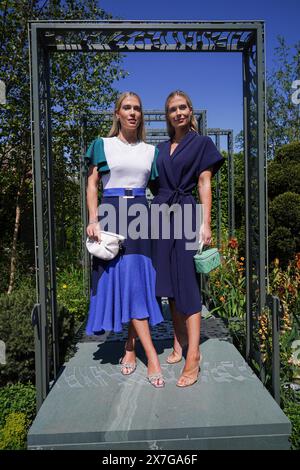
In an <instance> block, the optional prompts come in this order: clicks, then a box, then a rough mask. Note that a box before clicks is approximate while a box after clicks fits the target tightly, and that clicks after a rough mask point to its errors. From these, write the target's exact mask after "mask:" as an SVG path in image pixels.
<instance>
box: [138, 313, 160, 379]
mask: <svg viewBox="0 0 300 470" xmlns="http://www.w3.org/2000/svg"><path fill="white" fill-rule="evenodd" d="M132 323H133V325H134V328H135V330H136V332H137V334H138V336H139V338H140V341H141V343H142V346H143V348H144V350H145V354H146V356H147V359H148V376H150V375H154V374H160V373H161V367H160V363H159V359H158V355H157V352H156V350H155V347H154V345H153V342H152V338H151V334H150V329H149V323H148V320H147V319H144V320H137V319H133V320H132ZM163 384H164V381H163V379H162V378H158V379H156V385H163Z"/></svg>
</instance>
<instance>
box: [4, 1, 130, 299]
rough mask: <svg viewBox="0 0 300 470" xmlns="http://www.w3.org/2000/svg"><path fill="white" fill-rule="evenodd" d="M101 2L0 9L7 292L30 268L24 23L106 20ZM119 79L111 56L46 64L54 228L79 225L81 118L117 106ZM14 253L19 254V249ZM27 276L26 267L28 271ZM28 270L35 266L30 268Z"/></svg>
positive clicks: (67, 57) (56, 57)
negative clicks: (48, 66) (88, 112)
mask: <svg viewBox="0 0 300 470" xmlns="http://www.w3.org/2000/svg"><path fill="white" fill-rule="evenodd" d="M99 3H100V2H99V1H93V0H88V1H83V0H64V1H61V0H55V1H44V2H41V1H36V0H31V1H29V0H28V1H26V0H21V1H17V0H5V1H3V2H1V6H0V80H3V81H4V82H5V84H6V98H7V102H6V104H5V105H2V106H1V107H0V174H1V177H0V185H1V195H0V198H1V199H0V202H1V203H0V218H1V221H2V223H1V225H0V227H1V228H0V240H1V243H0V244H1V248H0V258H1V259H2V265H1V270H2V272H5V273H8V274H7V275H6V276H3V279H2V283H1V286H0V288H1V290H4V288H5V289H7V287H8V293H10V292H11V291H12V289H13V285H14V283H15V280H16V273H17V267H18V270H20V269H22V265H28V264H29V265H30V266H32V267H33V265H34V250H33V247H34V244H33V208H32V157H31V143H30V81H29V80H30V73H29V60H28V59H29V57H28V50H29V46H28V31H27V27H28V24H27V22H28V20H34V19H39V20H45V19H49V18H51V19H63V20H70V19H76V20H78V19H93V20H99V19H108V18H109V17H110V16H109V15H108V14H106V13H105V12H104V11H103V10H102V9H101V8H100V7H99ZM123 76H124V72H123V71H122V69H121V58H120V56H119V55H118V54H113V55H112V54H108V53H101V54H97V53H90V54H75V53H68V54H66V53H58V52H55V53H54V54H53V56H52V60H51V92H52V103H51V104H52V125H53V131H52V133H53V159H54V174H55V178H56V180H55V181H56V182H55V193H56V195H57V197H56V198H55V199H56V215H57V218H56V224H57V226H58V227H61V226H62V224H64V225H63V228H64V229H65V228H66V226H68V224H69V223H70V221H73V222H74V225H76V224H77V223H78V220H79V219H78V212H79V207H80V203H79V196H78V191H79V186H78V177H77V175H78V169H79V159H80V148H79V136H80V126H79V114H80V113H81V112H83V111H85V110H88V109H91V108H94V109H97V110H105V109H107V108H108V107H110V106H111V103H112V102H114V101H115V98H116V94H117V92H116V90H115V89H114V87H113V82H114V81H115V80H118V79H120V78H122V77H123ZM18 248H19V249H18ZM27 270H28V266H27ZM32 270H33V268H32Z"/></svg>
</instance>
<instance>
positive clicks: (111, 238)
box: [86, 230, 125, 260]
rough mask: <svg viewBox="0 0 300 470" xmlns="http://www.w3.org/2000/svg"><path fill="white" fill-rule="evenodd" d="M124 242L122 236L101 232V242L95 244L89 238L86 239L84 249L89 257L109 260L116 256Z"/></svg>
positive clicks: (94, 241)
mask: <svg viewBox="0 0 300 470" xmlns="http://www.w3.org/2000/svg"><path fill="white" fill-rule="evenodd" d="M124 240H125V237H123V235H119V234H118V233H113V232H105V231H104V230H101V241H100V242H97V241H96V240H93V239H91V238H87V240H86V247H87V250H88V252H89V253H91V255H93V256H96V257H97V258H100V259H104V260H111V259H113V258H115V257H116V256H117V254H118V253H119V251H120V248H121V247H122V243H123V241H124Z"/></svg>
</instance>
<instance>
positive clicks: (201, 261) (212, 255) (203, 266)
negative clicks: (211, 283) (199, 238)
mask: <svg viewBox="0 0 300 470" xmlns="http://www.w3.org/2000/svg"><path fill="white" fill-rule="evenodd" d="M202 249H203V242H200V244H199V249H198V251H197V253H196V254H195V256H194V261H195V268H196V271H197V273H204V274H207V273H209V272H210V271H212V270H213V269H216V268H217V267H218V266H220V264H221V257H220V253H219V251H218V248H208V249H206V250H204V251H202Z"/></svg>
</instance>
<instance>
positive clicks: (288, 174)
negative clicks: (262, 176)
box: [268, 161, 300, 200]
mask: <svg viewBox="0 0 300 470" xmlns="http://www.w3.org/2000/svg"><path fill="white" fill-rule="evenodd" d="M287 191H288V192H292V193H297V194H300V163H294V162H291V163H290V164H288V163H286V164H284V165H283V164H282V163H277V162H275V161H272V162H270V163H269V165H268V197H269V198H270V199H271V200H272V199H274V198H275V197H276V196H279V194H282V193H284V192H287Z"/></svg>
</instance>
